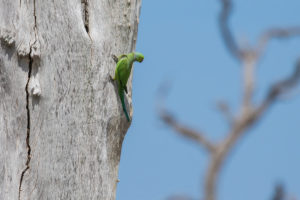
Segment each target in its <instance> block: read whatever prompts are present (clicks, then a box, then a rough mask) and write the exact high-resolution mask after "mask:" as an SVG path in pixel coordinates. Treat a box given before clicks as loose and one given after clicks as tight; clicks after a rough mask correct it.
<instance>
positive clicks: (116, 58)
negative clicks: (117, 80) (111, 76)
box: [111, 54, 119, 63]
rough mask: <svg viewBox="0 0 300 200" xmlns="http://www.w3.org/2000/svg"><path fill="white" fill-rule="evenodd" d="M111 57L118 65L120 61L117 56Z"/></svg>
mask: <svg viewBox="0 0 300 200" xmlns="http://www.w3.org/2000/svg"><path fill="white" fill-rule="evenodd" d="M111 57H112V59H113V60H114V61H115V62H116V63H118V61H119V59H118V57H117V56H116V55H114V54H113V55H111Z"/></svg>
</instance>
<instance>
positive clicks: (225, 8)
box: [219, 0, 243, 61]
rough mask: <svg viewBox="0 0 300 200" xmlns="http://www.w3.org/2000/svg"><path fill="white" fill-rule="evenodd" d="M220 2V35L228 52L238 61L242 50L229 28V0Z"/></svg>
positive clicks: (230, 4) (230, 8) (230, 7)
mask: <svg viewBox="0 0 300 200" xmlns="http://www.w3.org/2000/svg"><path fill="white" fill-rule="evenodd" d="M220 2H221V4H222V9H221V12H220V15H219V26H220V30H221V35H222V38H223V40H224V43H225V46H226V47H227V49H228V51H229V53H230V54H231V55H232V56H233V57H234V58H235V59H237V60H238V61H241V60H242V54H243V53H242V50H240V48H239V47H238V45H237V42H236V41H235V38H234V36H233V34H232V32H231V30H230V28H229V17H230V15H231V10H232V2H231V0H220Z"/></svg>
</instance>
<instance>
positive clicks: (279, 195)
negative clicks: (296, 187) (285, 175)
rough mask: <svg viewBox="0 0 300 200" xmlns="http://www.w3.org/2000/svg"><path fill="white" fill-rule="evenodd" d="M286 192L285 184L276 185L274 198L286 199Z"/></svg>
mask: <svg viewBox="0 0 300 200" xmlns="http://www.w3.org/2000/svg"><path fill="white" fill-rule="evenodd" d="M284 193H285V192H284V188H283V185H281V184H278V185H276V187H275V192H274V196H273V198H272V200H284V196H285V194H284Z"/></svg>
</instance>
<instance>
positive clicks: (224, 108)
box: [217, 101, 234, 126]
mask: <svg viewBox="0 0 300 200" xmlns="http://www.w3.org/2000/svg"><path fill="white" fill-rule="evenodd" d="M217 109H218V110H219V111H220V112H221V113H222V114H223V115H224V117H225V119H226V120H227V121H228V122H229V125H230V126H232V125H233V123H234V116H233V114H232V113H231V110H230V108H229V106H228V104H227V103H226V102H224V101H219V102H217Z"/></svg>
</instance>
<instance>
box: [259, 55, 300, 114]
mask: <svg viewBox="0 0 300 200" xmlns="http://www.w3.org/2000/svg"><path fill="white" fill-rule="evenodd" d="M299 81H300V59H299V60H298V61H297V63H296V66H295V69H294V72H293V73H292V75H291V76H290V77H288V78H286V79H284V80H282V81H280V82H277V83H275V84H273V85H272V86H271V88H270V90H269V92H268V94H267V96H266V98H265V99H264V100H263V102H262V103H261V105H260V106H259V107H258V108H257V111H256V112H257V114H262V113H263V112H264V111H265V110H266V109H267V108H269V107H270V106H271V105H272V103H273V102H274V101H276V99H277V98H278V97H279V96H280V95H282V94H284V93H286V92H287V91H289V90H291V89H293V88H294V87H295V86H296V85H297V83H298V82H299Z"/></svg>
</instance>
